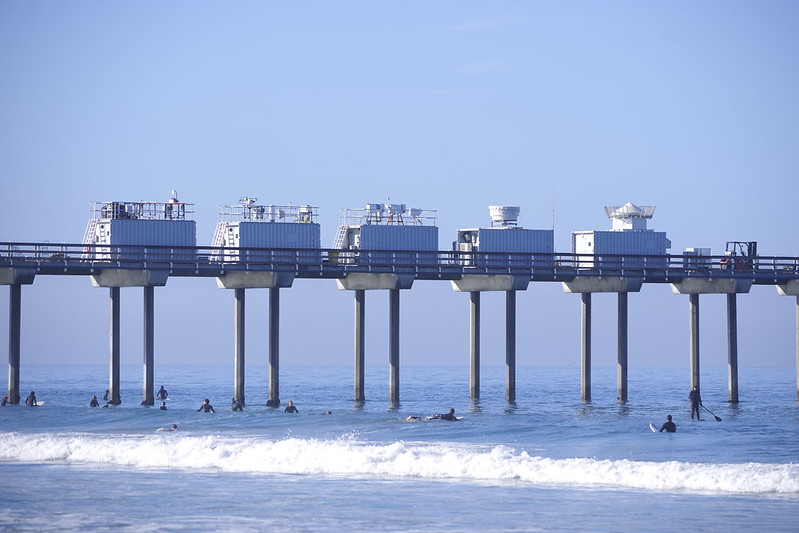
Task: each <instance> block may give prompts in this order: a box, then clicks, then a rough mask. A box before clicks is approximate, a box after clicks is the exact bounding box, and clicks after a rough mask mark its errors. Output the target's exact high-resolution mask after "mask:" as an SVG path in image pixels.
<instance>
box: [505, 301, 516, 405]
mask: <svg viewBox="0 0 799 533" xmlns="http://www.w3.org/2000/svg"><path fill="white" fill-rule="evenodd" d="M505 401H506V402H508V403H514V402H515V401H516V291H506V292H505Z"/></svg>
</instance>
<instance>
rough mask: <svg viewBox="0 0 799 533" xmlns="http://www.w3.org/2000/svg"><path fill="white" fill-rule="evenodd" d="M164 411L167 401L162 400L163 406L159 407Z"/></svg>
mask: <svg viewBox="0 0 799 533" xmlns="http://www.w3.org/2000/svg"><path fill="white" fill-rule="evenodd" d="M159 409H161V410H162V411H166V402H161V407H159Z"/></svg>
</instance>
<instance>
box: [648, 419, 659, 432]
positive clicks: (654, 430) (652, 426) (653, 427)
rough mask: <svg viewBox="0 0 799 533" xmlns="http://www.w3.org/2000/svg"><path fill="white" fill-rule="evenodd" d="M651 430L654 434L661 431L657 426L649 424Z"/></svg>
mask: <svg viewBox="0 0 799 533" xmlns="http://www.w3.org/2000/svg"><path fill="white" fill-rule="evenodd" d="M649 429H651V430H652V431H653V432H654V433H657V432H658V431H659V430H658V428H657V426H656V425H655V424H653V423H652V422H650V423H649Z"/></svg>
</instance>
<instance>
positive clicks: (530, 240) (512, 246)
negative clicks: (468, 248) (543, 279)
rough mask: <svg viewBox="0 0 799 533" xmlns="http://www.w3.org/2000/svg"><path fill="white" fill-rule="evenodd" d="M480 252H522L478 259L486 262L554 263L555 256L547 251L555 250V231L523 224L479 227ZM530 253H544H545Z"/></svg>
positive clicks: (514, 264)
mask: <svg viewBox="0 0 799 533" xmlns="http://www.w3.org/2000/svg"><path fill="white" fill-rule="evenodd" d="M479 231H480V233H479V237H478V247H479V251H480V252H522V253H520V254H508V253H503V254H502V255H496V256H487V257H482V258H481V260H478V263H483V264H486V265H487V266H500V265H508V264H510V266H512V267H515V268H547V267H552V266H553V264H554V260H553V258H552V257H551V256H549V255H548V254H552V253H554V251H555V233H554V231H552V230H535V229H522V228H484V229H481V230H479ZM530 254H543V255H542V256H536V255H530Z"/></svg>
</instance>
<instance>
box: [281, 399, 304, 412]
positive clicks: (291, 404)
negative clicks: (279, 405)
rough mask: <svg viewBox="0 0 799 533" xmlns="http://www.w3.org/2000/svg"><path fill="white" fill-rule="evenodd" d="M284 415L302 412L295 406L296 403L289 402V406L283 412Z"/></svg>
mask: <svg viewBox="0 0 799 533" xmlns="http://www.w3.org/2000/svg"><path fill="white" fill-rule="evenodd" d="M283 412H284V413H299V412H300V411H299V410H298V409H297V408H296V407H295V406H294V402H292V401H291V400H289V403H288V405H287V406H286V408H285V409H284V410H283Z"/></svg>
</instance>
